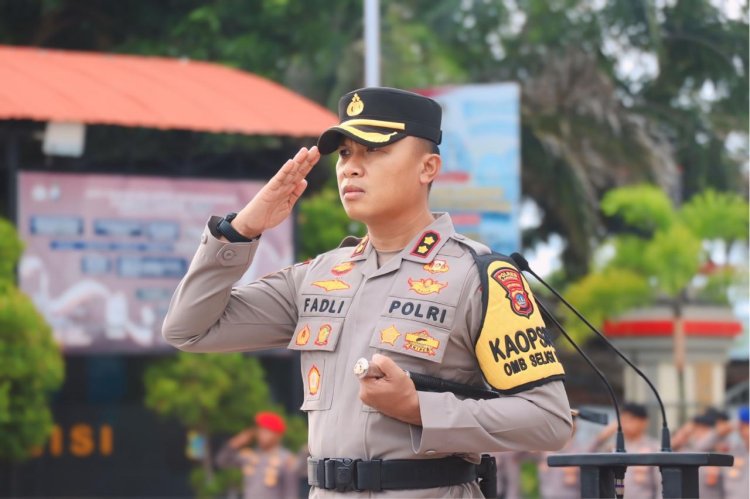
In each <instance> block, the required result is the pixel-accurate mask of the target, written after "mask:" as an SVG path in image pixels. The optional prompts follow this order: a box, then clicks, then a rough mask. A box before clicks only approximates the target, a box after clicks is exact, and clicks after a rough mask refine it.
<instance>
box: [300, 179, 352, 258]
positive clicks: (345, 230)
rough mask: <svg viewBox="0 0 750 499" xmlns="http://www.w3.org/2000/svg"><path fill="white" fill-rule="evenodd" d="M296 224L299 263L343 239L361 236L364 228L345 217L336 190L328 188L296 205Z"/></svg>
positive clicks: (331, 247) (327, 249)
mask: <svg viewBox="0 0 750 499" xmlns="http://www.w3.org/2000/svg"><path fill="white" fill-rule="evenodd" d="M297 223H298V225H297V234H298V236H297V237H298V240H299V250H300V259H302V260H304V259H307V258H313V257H315V256H316V255H319V254H320V253H324V252H326V251H329V250H331V249H333V248H336V247H337V246H338V245H339V243H341V240H342V239H344V238H345V237H346V236H347V235H350V234H351V235H356V236H362V235H364V234H365V227H364V225H363V224H361V223H359V222H354V221H352V220H350V219H349V217H348V216H347V215H346V212H345V211H344V208H343V206H341V200H340V199H339V193H338V189H337V188H336V187H334V186H332V185H328V186H325V187H324V188H323V189H321V190H320V191H319V192H317V193H316V194H314V195H312V196H309V197H307V198H305V199H303V200H301V201H300V203H299V213H298V215H297Z"/></svg>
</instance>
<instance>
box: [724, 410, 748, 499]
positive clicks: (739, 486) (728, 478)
mask: <svg viewBox="0 0 750 499" xmlns="http://www.w3.org/2000/svg"><path fill="white" fill-rule="evenodd" d="M738 416H739V421H738V422H737V435H736V437H737V438H734V439H732V441H731V443H730V446H729V453H730V454H732V455H733V456H734V465H733V466H732V467H731V468H722V470H721V471H722V478H723V480H722V481H723V486H724V497H725V498H726V499H747V497H748V496H750V491H749V490H748V489H749V488H750V482H748V475H750V471H749V470H748V458H749V457H750V456H748V452H750V443H749V442H748V436H749V435H750V432H748V422H749V421H750V411H749V410H748V407H747V406H745V407H742V408H741V409H740V410H739V414H738Z"/></svg>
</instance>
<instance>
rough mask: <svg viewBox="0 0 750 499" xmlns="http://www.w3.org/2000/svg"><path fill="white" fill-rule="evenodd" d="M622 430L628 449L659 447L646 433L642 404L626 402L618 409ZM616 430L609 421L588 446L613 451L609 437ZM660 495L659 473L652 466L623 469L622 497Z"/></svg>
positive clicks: (644, 450) (643, 450) (647, 498)
mask: <svg viewBox="0 0 750 499" xmlns="http://www.w3.org/2000/svg"><path fill="white" fill-rule="evenodd" d="M620 420H621V422H622V434H623V436H624V437H625V446H626V448H627V450H628V451H630V452H638V453H647V452H656V451H658V450H659V443H658V442H657V441H656V439H654V438H652V437H651V436H649V435H648V433H647V429H648V411H647V409H646V406H644V405H642V404H637V403H635V402H626V403H625V404H623V405H622V408H621V409H620ZM616 430H617V424H616V423H614V422H613V423H612V424H610V425H609V426H607V427H606V428H605V429H604V430H602V431H601V432H600V433H599V435H597V437H596V438H595V440H594V443H593V445H592V450H594V451H602V450H607V451H613V450H614V444H612V443H611V442H610V439H611V437H612V436H613V435H614V434H615V431H616ZM658 497H661V477H660V475H659V470H658V468H656V467H655V466H629V467H628V469H627V471H626V472H625V499H631V498H632V499H656V498H658Z"/></svg>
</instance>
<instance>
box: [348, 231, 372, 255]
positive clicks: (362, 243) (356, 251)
mask: <svg viewBox="0 0 750 499" xmlns="http://www.w3.org/2000/svg"><path fill="white" fill-rule="evenodd" d="M369 240H370V236H369V235H366V236H365V237H363V238H362V240H361V241H360V242H359V244H358V245H357V247H356V248H354V252H353V253H352V258H354V257H355V256H359V255H361V254H362V253H364V252H365V248H366V247H367V241H369Z"/></svg>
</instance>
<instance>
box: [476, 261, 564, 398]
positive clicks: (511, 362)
mask: <svg viewBox="0 0 750 499" xmlns="http://www.w3.org/2000/svg"><path fill="white" fill-rule="evenodd" d="M474 260H475V262H476V264H477V269H478V271H479V278H480V282H481V291H482V308H483V319H482V324H481V326H480V330H479V333H478V335H477V340H476V343H475V345H474V351H475V353H476V355H477V361H478V362H479V367H480V368H481V370H482V374H483V375H484V378H485V379H486V380H487V383H489V384H490V385H491V386H492V387H493V388H495V389H496V390H498V391H499V392H501V393H504V394H512V393H518V392H520V391H523V390H528V389H530V388H533V387H535V386H539V385H542V384H545V383H548V382H550V381H554V380H559V379H563V378H564V377H565V370H564V369H563V366H562V364H561V363H560V360H559V359H558V357H557V352H556V351H555V346H554V344H553V343H552V339H551V337H550V335H549V332H548V331H547V327H546V325H545V324H544V320H543V319H542V316H541V313H540V312H539V310H537V308H538V307H535V306H534V295H533V294H532V292H531V290H530V288H529V285H528V283H527V282H526V279H524V277H523V275H522V274H521V272H520V271H519V270H518V269H517V268H516V267H515V266H514V265H513V264H512V263H511V262H510V261H509V259H508V258H507V257H505V256H503V255H499V254H496V253H491V254H488V255H477V254H474Z"/></svg>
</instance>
